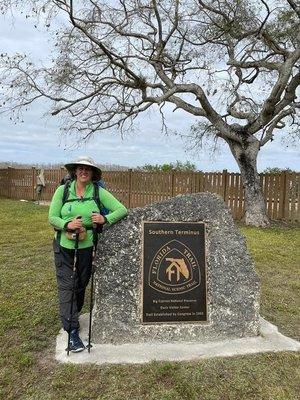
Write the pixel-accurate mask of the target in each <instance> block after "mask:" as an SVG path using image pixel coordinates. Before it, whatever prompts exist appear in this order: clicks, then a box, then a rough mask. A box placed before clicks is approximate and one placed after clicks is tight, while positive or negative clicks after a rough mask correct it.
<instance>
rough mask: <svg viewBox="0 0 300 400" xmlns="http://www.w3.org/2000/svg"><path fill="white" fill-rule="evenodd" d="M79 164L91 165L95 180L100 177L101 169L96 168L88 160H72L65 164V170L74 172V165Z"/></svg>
mask: <svg viewBox="0 0 300 400" xmlns="http://www.w3.org/2000/svg"><path fill="white" fill-rule="evenodd" d="M79 165H86V166H88V167H91V168H92V169H93V171H94V179H95V180H97V181H98V180H99V179H101V175H102V171H101V169H100V168H98V167H97V166H95V165H93V164H91V163H89V162H84V161H81V162H73V163H69V164H65V165H64V167H65V168H66V170H67V171H68V172H74V171H75V169H76V167H78V166H79Z"/></svg>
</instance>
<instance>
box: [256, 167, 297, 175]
mask: <svg viewBox="0 0 300 400" xmlns="http://www.w3.org/2000/svg"><path fill="white" fill-rule="evenodd" d="M284 171H286V172H297V171H294V170H292V169H291V168H277V167H268V168H266V169H264V170H263V171H262V174H281V172H284Z"/></svg>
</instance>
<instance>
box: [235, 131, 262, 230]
mask: <svg viewBox="0 0 300 400" xmlns="http://www.w3.org/2000/svg"><path fill="white" fill-rule="evenodd" d="M228 144H229V147H230V149H231V152H232V154H233V156H234V158H235V160H236V162H237V163H238V165H239V168H240V171H241V177H242V182H243V187H244V190H245V214H244V217H243V221H244V222H245V224H246V225H253V226H268V225H269V219H268V217H267V210H266V203H265V199H264V196H263V193H262V187H261V183H260V178H259V174H258V172H257V155H258V152H259V141H258V140H257V139H256V138H251V141H249V142H247V143H246V144H243V145H241V144H240V143H237V142H232V141H230V143H229V142H228Z"/></svg>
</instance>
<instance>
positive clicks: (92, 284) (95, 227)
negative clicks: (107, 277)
mask: <svg viewBox="0 0 300 400" xmlns="http://www.w3.org/2000/svg"><path fill="white" fill-rule="evenodd" d="M92 214H98V212H97V211H93V212H92ZM97 244H98V233H97V224H95V223H93V254H92V275H91V297H90V316H89V342H88V345H87V346H86V347H87V349H88V352H89V353H90V352H91V347H93V346H92V345H91V336H92V313H93V308H94V273H95V256H96V250H97Z"/></svg>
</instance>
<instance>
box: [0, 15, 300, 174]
mask: <svg viewBox="0 0 300 400" xmlns="http://www.w3.org/2000/svg"><path fill="white" fill-rule="evenodd" d="M0 35H1V45H0V46H1V48H0V52H1V53H2V52H8V53H14V52H16V51H17V52H26V53H27V54H30V55H31V57H32V58H33V59H34V60H46V59H47V57H49V56H50V50H49V49H50V45H49V35H48V34H47V33H44V32H43V31H42V30H40V29H35V28H34V26H33V22H32V21H29V20H24V19H23V18H21V17H16V19H15V21H14V23H12V21H11V20H10V19H8V18H6V19H5V18H4V17H3V16H2V15H1V16H0ZM47 106H48V105H47V103H46V102H39V103H35V104H34V107H32V108H31V109H30V110H29V111H28V113H27V114H25V115H24V123H22V124H18V125H14V124H13V123H12V122H11V121H10V119H9V116H7V115H3V114H2V115H0V118H1V124H0V161H14V162H21V163H30V164H37V163H61V164H64V163H65V162H68V161H70V160H72V159H74V158H75V157H76V156H78V155H84V154H87V155H90V156H92V157H93V158H94V159H95V161H96V162H98V163H101V164H119V165H123V166H128V167H135V166H141V165H144V164H162V163H171V162H176V160H179V161H181V162H185V161H187V160H188V161H191V162H193V163H195V164H196V166H197V168H198V169H201V170H204V171H218V170H222V169H227V170H229V171H238V167H237V165H236V162H235V160H234V158H233V156H232V155H231V153H230V151H229V150H228V149H227V145H225V144H224V145H220V146H219V150H218V151H217V153H216V154H215V155H214V156H213V157H212V156H211V154H210V153H209V151H208V150H207V149H206V148H204V149H203V150H202V151H201V152H198V154H194V153H192V152H191V151H186V150H185V143H184V141H182V140H181V139H180V138H179V137H178V136H174V135H169V136H165V135H163V134H162V133H161V122H160V118H159V114H158V112H157V111H156V110H155V109H153V111H151V112H150V113H149V114H147V115H144V114H143V115H141V116H140V117H139V118H138V121H137V125H136V132H135V133H133V134H130V135H128V136H125V137H124V138H123V139H122V138H121V137H120V135H119V134H118V133H117V132H112V133H99V134H96V135H95V136H94V137H93V138H92V139H91V140H90V141H89V142H88V143H81V144H80V145H78V143H77V139H76V138H75V137H73V136H68V137H64V136H62V135H61V134H60V133H59V120H58V119H57V118H56V117H52V116H49V115H47V111H48V107H47ZM166 116H167V123H168V126H169V127H170V128H171V130H172V129H173V130H176V131H177V132H179V133H181V134H184V133H188V132H189V127H190V125H191V124H192V123H193V122H195V119H194V118H193V117H192V116H190V115H189V114H187V113H185V112H183V111H176V112H174V113H173V112H172V109H171V108H170V109H169V110H167V113H166ZM267 167H280V168H286V167H289V168H291V169H294V170H299V169H300V151H299V147H298V148H296V147H294V146H291V145H289V146H288V147H286V145H284V144H282V141H281V137H279V136H277V137H276V138H275V140H274V141H273V142H272V143H269V144H268V145H266V146H264V148H263V149H262V150H261V151H260V155H259V159H258V169H259V171H261V170H264V169H265V168H267Z"/></svg>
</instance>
